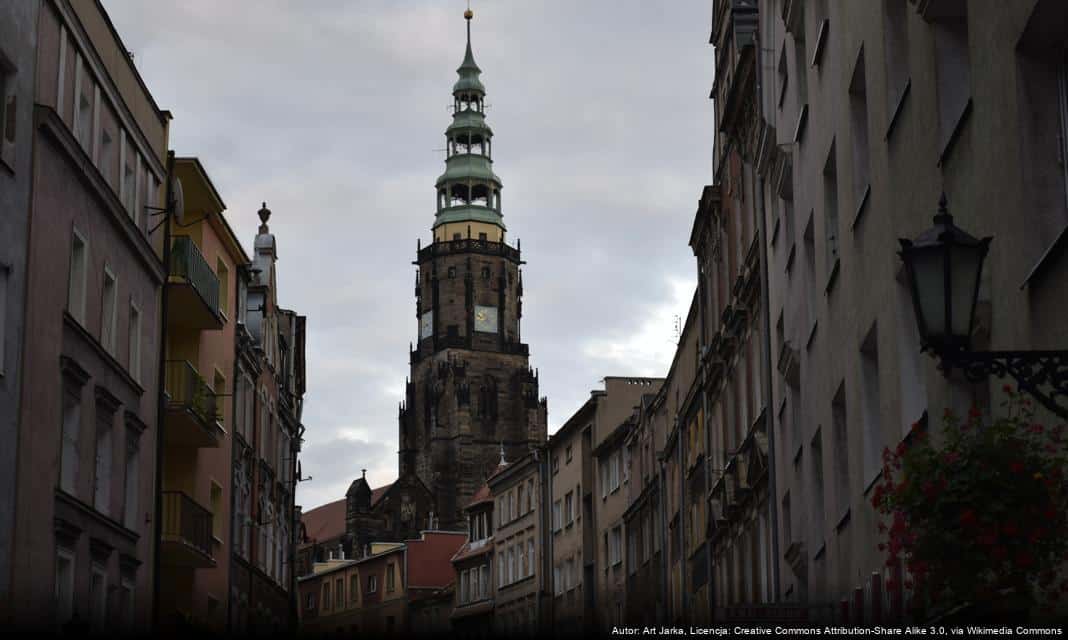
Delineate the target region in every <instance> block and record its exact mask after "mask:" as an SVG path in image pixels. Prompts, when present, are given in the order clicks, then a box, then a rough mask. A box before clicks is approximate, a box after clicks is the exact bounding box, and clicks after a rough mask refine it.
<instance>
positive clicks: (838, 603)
mask: <svg viewBox="0 0 1068 640" xmlns="http://www.w3.org/2000/svg"><path fill="white" fill-rule="evenodd" d="M716 4H717V6H718V5H725V4H728V3H719V2H717V3H716ZM758 4H759V10H758V17H757V19H758V20H759V40H758V41H751V43H750V45H749V46H750V47H751V49H750V50H749V51H748V53H746V54H743V56H741V57H745V56H753V57H754V60H755V62H756V69H758V71H756V73H758V74H759V73H763V77H762V78H761V81H760V82H759V84H758V86H760V87H761V92H760V94H759V96H758V100H759V108H760V112H761V113H762V114H763V123H761V124H760V125H759V127H758V131H754V132H753V135H752V137H751V141H752V140H756V141H757V144H750V145H748V146H747V147H746V148H747V150H748V151H747V152H746V153H747V155H748V156H749V157H748V158H747V159H746V162H747V163H748V164H747V166H748V167H749V171H751V172H752V178H750V180H751V181H752V183H753V184H755V185H756V188H757V190H758V191H757V192H756V195H758V197H762V198H763V201H764V207H763V215H765V216H766V224H767V228H768V229H769V233H768V235H767V237H766V243H767V246H766V251H767V255H768V259H767V271H768V288H769V292H768V293H769V309H768V313H770V319H771V324H772V325H773V326H774V327H775V329H774V331H775V337H774V338H772V340H771V348H772V351H773V354H775V355H776V358H777V360H778V364H779V367H778V371H777V372H776V373H775V375H774V376H773V379H774V389H773V393H772V397H773V398H774V402H773V408H774V410H775V414H776V418H777V420H776V427H777V429H776V430H777V434H776V436H775V437H776V441H775V443H774V444H775V446H776V448H777V449H778V451H779V452H780V455H778V456H777V460H776V469H775V472H776V476H777V478H778V483H777V490H776V495H775V500H776V502H777V504H778V505H779V508H780V513H781V517H780V519H779V520H780V522H779V529H778V536H779V539H778V544H779V549H780V551H781V552H782V555H781V556H780V558H778V560H779V561H780V562H782V563H783V567H782V571H781V585H780V587H781V593H780V596H781V597H782V598H783V599H785V600H789V601H795V602H808V603H813V604H820V603H828V604H830V603H833V604H834V605H835V607H836V608H837V610H838V611H839V612H840V613H842V615H845V614H844V612H845V611H848V612H849V614H848V615H849V616H850V617H851V619H853V620H867V619H870V615H871V611H872V606H871V605H870V604H869V605H864V603H865V602H870V601H871V598H872V593H873V592H875V593H876V594H878V593H880V592H881V593H883V594H885V593H886V591H885V590H883V589H880V587H879V585H880V584H884V583H885V581H886V580H887V579H888V578H889V577H890V576H891V575H892V574H895V573H897V572H899V571H900V568H898V567H886V566H884V563H883V560H884V557H883V554H882V553H880V552H879V551H878V550H877V549H876V543H877V542H878V538H879V534H878V533H877V530H876V526H877V521H876V514H875V513H874V510H873V509H872V507H871V505H870V502H869V499H870V492H871V490H872V486H873V484H874V483H875V482H876V480H877V479H878V477H879V473H880V469H881V462H880V454H881V452H882V451H883V449H884V447H889V448H891V449H893V448H895V447H896V446H897V444H898V443H899V442H901V441H902V439H903V437H904V436H905V434H906V433H907V432H908V430H909V428H910V425H911V424H912V423H914V422H917V421H921V422H922V421H926V420H927V419H928V417H930V418H932V420H931V425H932V427H934V428H935V429H936V430H937V428H938V423H939V419H940V417H941V415H942V413H943V409H947V408H948V409H952V410H955V411H956V412H958V413H966V412H967V411H968V409H969V407H971V406H976V407H978V408H979V409H980V410H982V411H983V412H984V413H986V414H987V415H989V414H990V413H991V412H994V413H997V411H998V409H997V407H998V404H999V403H1000V401H1001V399H1002V398H1001V397H1000V394H1001V392H1000V387H1001V385H1002V384H1003V383H1004V382H1009V383H1012V380H997V379H994V378H991V379H989V380H988V381H986V382H983V383H980V384H970V383H968V382H966V381H965V380H963V379H962V378H960V377H958V376H957V375H953V376H950V377H949V378H945V377H943V375H942V374H941V372H940V371H938V370H937V369H936V362H935V360H933V359H931V358H929V357H927V356H925V355H923V354H921V352H920V341H919V336H918V333H917V331H916V325H915V319H914V316H913V310H912V304H911V301H910V299H909V293H908V289H907V287H906V285H905V283H904V274H903V272H902V263H901V261H900V259H899V258H898V256H897V250H898V243H897V239H898V238H899V237H901V238H913V237H915V236H916V235H918V234H919V232H920V231H922V230H924V229H926V228H928V227H930V226H931V224H932V221H931V220H932V216H933V215H934V214H935V213H936V210H937V203H938V200H939V196H940V194H942V193H945V194H946V196H947V198H948V203H949V212H950V213H951V214H953V216H954V219H955V222H956V223H957V225H959V226H960V227H961V228H963V229H965V230H966V231H968V232H969V233H972V234H973V235H975V236H993V238H994V239H993V243H992V244H991V248H990V253H989V255H988V257H987V262H986V265H985V268H984V272H983V280H982V282H981V285H980V290H979V307H978V311H977V318H976V325H977V328H976V331H975V333H974V335H973V346H974V348H976V349H991V350H1015V349H1054V348H1058V347H1063V346H1064V345H1065V344H1066V343H1068V328H1066V326H1068V325H1065V324H1064V323H1063V322H1060V321H1059V320H1056V318H1059V317H1060V316H1061V315H1063V314H1060V313H1059V312H1058V309H1059V308H1061V306H1062V305H1063V300H1065V299H1066V293H1068V291H1066V290H1068V278H1065V277H1064V276H1065V273H1066V269H1068V261H1066V260H1065V257H1064V246H1065V231H1066V230H1068V208H1066V202H1068V197H1066V194H1068V190H1066V181H1065V171H1064V158H1065V140H1066V139H1068V137H1066V126H1068V119H1066V112H1065V109H1066V107H1065V102H1064V95H1065V93H1064V91H1065V82H1066V76H1065V73H1066V72H1065V57H1064V42H1065V41H1066V39H1068V8H1066V7H1065V6H1064V4H1063V3H1060V2H1050V1H1045V0H1039V1H1028V2H1012V3H1002V2H967V3H965V2H938V1H930V0H928V1H920V2H907V1H905V0H886V1H884V2H880V3H877V4H868V3H852V2H835V1H827V0H823V1H818V2H797V1H791V0H770V1H767V2H760V3H758ZM728 13H729V12H728ZM757 77H758V78H760V76H757ZM742 142H744V141H742ZM758 202H759V200H758ZM936 418H937V419H936ZM884 597H885V596H884ZM885 604H886V605H887V607H889V608H886V607H884V608H883V610H884V611H892V610H895V607H896V608H898V609H899V608H900V603H899V602H898V603H895V602H889V601H888V602H886V603H885Z"/></svg>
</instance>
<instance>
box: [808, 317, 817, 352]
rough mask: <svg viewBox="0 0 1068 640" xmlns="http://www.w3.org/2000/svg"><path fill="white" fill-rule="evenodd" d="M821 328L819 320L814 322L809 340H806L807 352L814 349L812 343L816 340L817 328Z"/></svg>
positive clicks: (809, 333) (809, 332)
mask: <svg viewBox="0 0 1068 640" xmlns="http://www.w3.org/2000/svg"><path fill="white" fill-rule="evenodd" d="M818 326H820V323H819V320H813V321H812V328H811V329H809V330H808V339H807V340H805V351H810V350H811V349H812V341H813V340H814V339H815V338H816V327H818Z"/></svg>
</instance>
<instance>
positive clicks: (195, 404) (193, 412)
mask: <svg viewBox="0 0 1068 640" xmlns="http://www.w3.org/2000/svg"><path fill="white" fill-rule="evenodd" d="M166 364H167V370H166V378H165V387H164V389H165V391H166V394H167V414H166V417H165V419H166V425H165V426H166V429H165V431H164V441H165V442H166V443H167V444H168V445H172V446H177V447H212V448H214V447H218V446H219V445H221V444H222V439H223V436H225V435H226V431H225V429H223V427H222V424H221V422H222V416H221V413H222V411H221V409H222V407H221V406H220V403H219V401H218V398H217V397H216V395H215V392H214V391H212V390H211V387H209V386H208V384H207V383H206V382H204V379H203V378H201V377H200V374H199V373H197V370H196V369H195V368H194V367H193V365H191V364H189V363H188V362H186V361H185V360H168V361H167V363H166Z"/></svg>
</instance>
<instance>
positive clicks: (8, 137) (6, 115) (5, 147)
mask: <svg viewBox="0 0 1068 640" xmlns="http://www.w3.org/2000/svg"><path fill="white" fill-rule="evenodd" d="M15 73H16V69H15V66H14V65H13V64H11V61H10V60H8V59H7V58H5V57H4V55H3V54H2V53H0V161H2V162H4V163H5V164H7V165H8V167H9V168H14V164H15V129H16V125H17V122H18V120H17V118H18V113H17V102H16V99H15V82H14V79H15Z"/></svg>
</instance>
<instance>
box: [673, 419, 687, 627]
mask: <svg viewBox="0 0 1068 640" xmlns="http://www.w3.org/2000/svg"><path fill="white" fill-rule="evenodd" d="M675 432H676V434H678V435H677V436H676V439H675V447H676V450H677V453H676V455H677V456H678V463H677V466H678V469H679V607H681V611H680V614H681V616H682V619H683V620H686V619H687V618H686V616H687V614H688V613H689V610H690V606H689V604H690V593H689V589H687V588H686V562H687V560H688V559H689V558H688V555H689V554H688V553H687V552H686V524H687V520H686V516H687V513H686V509H687V505H686V442H685V435H686V422H685V421H680V420H679V414H678V413H676V414H675Z"/></svg>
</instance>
